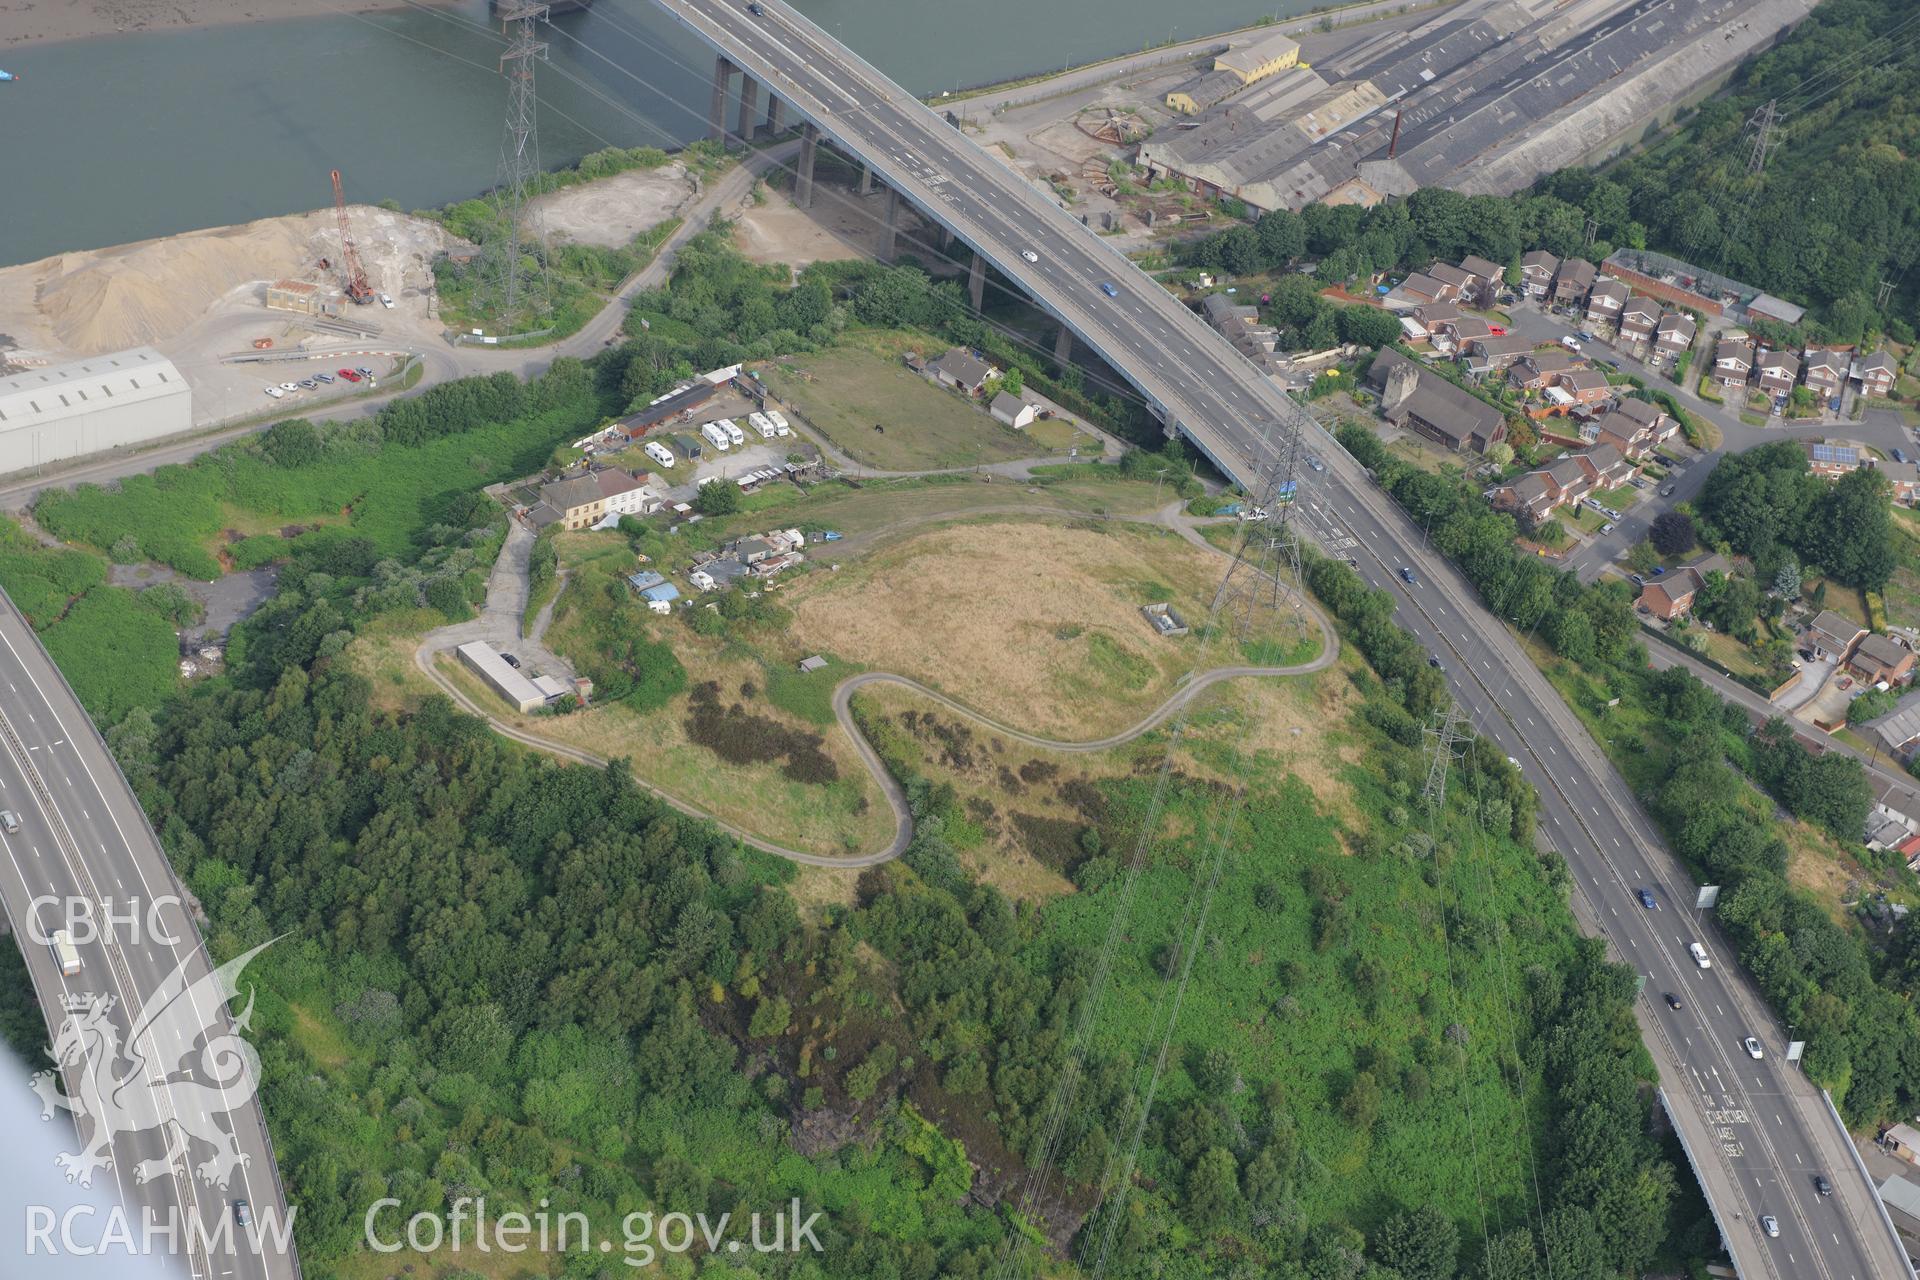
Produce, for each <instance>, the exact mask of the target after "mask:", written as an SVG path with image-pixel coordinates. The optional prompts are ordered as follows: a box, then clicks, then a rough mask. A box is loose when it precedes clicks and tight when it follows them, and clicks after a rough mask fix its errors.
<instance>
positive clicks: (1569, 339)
mask: <svg viewBox="0 0 1920 1280" xmlns="http://www.w3.org/2000/svg"><path fill="white" fill-rule="evenodd" d="M1560 345H1561V346H1563V347H1565V348H1566V349H1567V350H1569V351H1572V352H1575V353H1576V354H1577V353H1578V352H1579V350H1580V339H1578V338H1576V337H1574V336H1573V335H1572V334H1570V333H1569V334H1564V335H1562V336H1561V338H1560Z"/></svg>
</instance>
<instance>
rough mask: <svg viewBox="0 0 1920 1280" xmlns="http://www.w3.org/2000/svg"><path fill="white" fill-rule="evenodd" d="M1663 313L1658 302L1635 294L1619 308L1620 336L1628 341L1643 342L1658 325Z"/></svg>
mask: <svg viewBox="0 0 1920 1280" xmlns="http://www.w3.org/2000/svg"><path fill="white" fill-rule="evenodd" d="M1662 314H1663V311H1662V308H1661V306H1660V304H1659V303H1658V302H1656V301H1655V300H1654V299H1652V298H1643V297H1640V296H1639V295H1637V294H1636V295H1635V296H1633V297H1631V298H1628V299H1627V301H1626V305H1624V306H1622V307H1621V308H1620V336H1621V337H1622V338H1625V339H1627V340H1628V341H1630V342H1645V341H1647V340H1648V339H1649V338H1651V337H1653V331H1654V330H1655V329H1657V328H1659V327H1660V317H1661V315H1662Z"/></svg>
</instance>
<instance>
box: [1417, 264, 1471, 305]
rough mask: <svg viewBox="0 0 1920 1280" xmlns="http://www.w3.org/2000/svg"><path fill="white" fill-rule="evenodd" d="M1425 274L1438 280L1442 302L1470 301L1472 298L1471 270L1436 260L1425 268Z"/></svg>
mask: <svg viewBox="0 0 1920 1280" xmlns="http://www.w3.org/2000/svg"><path fill="white" fill-rule="evenodd" d="M1427 275H1428V276H1430V277H1432V278H1433V279H1435V280H1438V281H1439V282H1440V288H1441V290H1442V293H1441V294H1440V301H1442V302H1456V301H1457V302H1471V301H1472V300H1473V272H1471V271H1468V270H1465V269H1464V268H1461V267H1456V266H1453V265H1452V264H1451V263H1446V262H1436V263H1434V264H1433V265H1432V266H1430V267H1428V268H1427Z"/></svg>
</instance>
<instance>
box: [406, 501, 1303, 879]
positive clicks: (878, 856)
mask: <svg viewBox="0 0 1920 1280" xmlns="http://www.w3.org/2000/svg"><path fill="white" fill-rule="evenodd" d="M1179 505H1180V504H1178V503H1173V504H1170V505H1169V506H1168V507H1166V508H1164V509H1162V510H1161V511H1159V512H1156V513H1154V514H1153V515H1150V516H1129V515H1120V516H1091V515H1090V514H1089V513H1087V512H1084V511H1065V510H1048V509H1035V508H1032V507H1021V508H1010V509H1009V510H1011V511H1018V512H1020V513H1022V514H1027V515H1055V516H1069V517H1072V518H1075V519H1105V520H1116V521H1122V522H1127V523H1136V524H1156V525H1160V526H1163V527H1165V528H1167V529H1169V530H1171V531H1172V532H1174V533H1176V534H1179V535H1180V536H1181V537H1184V538H1186V539H1187V540H1188V541H1190V542H1192V543H1193V544H1194V545H1196V546H1200V547H1205V548H1206V549H1207V550H1208V551H1211V552H1213V553H1214V554H1215V555H1218V556H1220V557H1221V558H1223V559H1224V558H1226V553H1225V552H1223V551H1221V550H1220V548H1218V547H1216V546H1214V545H1213V544H1212V543H1210V542H1208V541H1207V540H1206V539H1205V538H1204V537H1202V536H1201V535H1200V533H1199V531H1198V530H1197V529H1196V528H1195V527H1194V526H1193V524H1192V522H1191V521H1189V520H1186V519H1184V518H1182V517H1181V516H1180V515H1179ZM943 514H944V516H945V518H947V519H957V520H964V519H966V518H968V517H969V516H973V515H981V514H987V512H948V513H943ZM913 523H921V522H919V521H915V522H913ZM508 556H509V552H508V550H507V548H505V547H503V548H502V550H501V557H502V560H503V562H508ZM508 563H511V562H508ZM518 563H519V565H520V567H521V569H522V570H523V571H524V568H525V559H524V557H521V558H520V560H519V562H518ZM512 577H513V575H512V574H511V573H502V572H500V571H499V570H498V568H496V572H495V574H494V577H493V578H492V579H491V580H490V581H489V584H488V604H489V606H490V609H489V611H490V612H491V611H492V610H491V605H492V597H493V594H494V592H495V591H507V592H516V593H517V598H518V599H519V600H520V601H521V602H522V607H524V602H525V600H526V591H525V587H524V584H522V585H519V586H515V585H514V584H513V583H512V582H511V581H510V579H511V578H512ZM1303 603H1304V606H1305V609H1306V612H1307V616H1308V617H1309V618H1311V619H1312V620H1313V624H1314V626H1315V627H1316V628H1318V630H1319V632H1320V650H1319V652H1318V653H1317V654H1315V655H1314V656H1313V657H1312V658H1311V659H1309V660H1308V661H1306V662H1301V663H1295V664H1293V665H1291V666H1281V667H1263V666H1227V667H1210V668H1208V669H1207V670H1205V671H1198V672H1193V673H1191V674H1190V675H1188V676H1187V677H1186V679H1185V682H1184V683H1183V684H1181V685H1180V687H1179V688H1177V689H1175V690H1174V691H1173V693H1171V694H1170V695H1168V697H1167V698H1166V700H1165V701H1163V702H1161V703H1160V705H1159V706H1157V707H1155V708H1154V709H1153V710H1152V711H1150V712H1148V713H1147V715H1146V716H1145V717H1143V718H1142V719H1141V720H1139V721H1138V722H1137V723H1135V724H1133V725H1130V726H1129V727H1127V728H1125V729H1122V730H1120V731H1119V732H1118V733H1112V734H1109V735H1107V736H1106V737H1104V738H1094V739H1089V740H1086V741H1065V740H1061V739H1057V738H1043V737H1041V736H1039V735H1038V734H1032V733H1028V732H1026V731H1025V730H1022V729H1016V728H1014V727H1013V726H1012V725H1009V724H1004V723H1002V722H1000V721H998V720H995V719H994V718H993V717H991V716H988V715H985V714H983V713H981V712H979V711H976V710H975V709H974V708H972V707H969V706H968V705H966V704H965V703H963V702H960V701H958V700H956V699H954V698H951V697H948V696H947V695H946V694H944V693H941V692H940V691H939V690H938V689H934V688H931V687H929V686H927V685H925V684H922V683H921V682H920V681H918V680H915V679H913V678H912V677H910V676H903V675H898V674H896V673H894V672H891V671H863V672H859V673H857V674H854V675H850V676H848V677H846V678H845V679H843V680H842V681H841V682H840V683H839V684H838V685H836V686H834V690H833V716H834V719H835V720H836V721H837V722H838V723H839V726H840V729H841V731H842V732H844V733H845V734H846V735H847V737H848V739H849V740H850V741H851V742H852V743H853V746H854V749H855V750H856V751H857V752H858V753H859V755H860V759H861V761H862V762H863V763H864V764H865V765H866V766H867V772H868V773H869V774H871V775H872V776H873V780H874V782H875V784H877V785H878V786H879V788H880V791H881V793H882V794H883V795H885V796H886V798H887V804H888V806H889V807H890V808H891V809H892V810H893V823H894V831H893V839H892V841H891V842H889V843H888V844H887V845H886V847H885V848H882V849H878V850H875V851H873V852H871V853H862V854H853V855H850V856H835V855H832V854H821V853H809V852H807V851H806V850H803V849H790V848H788V847H786V846H785V845H781V844H776V843H774V842H773V841H771V840H764V839H762V838H760V837H759V836H756V835H754V834H752V833H751V832H748V831H745V830H743V829H741V828H740V827H737V826H735V825H734V824H732V823H730V822H728V821H726V820H725V819H724V818H720V817H718V816H716V815H715V814H713V813H710V812H708V811H707V810H705V809H702V808H700V807H699V806H698V805H695V804H692V803H690V802H689V801H687V800H684V799H682V798H680V797H679V796H676V795H674V794H673V793H671V792H669V791H667V790H665V789H663V788H661V787H658V786H655V785H654V784H653V783H651V782H649V781H647V780H646V779H645V778H641V777H638V776H637V775H636V776H635V778H634V781H635V782H637V783H639V784H640V786H641V787H643V788H645V789H646V790H647V791H649V792H651V793H653V794H654V795H655V796H658V797H659V798H660V799H661V800H663V801H665V802H666V803H667V804H669V805H671V806H672V807H673V808H675V809H677V810H679V811H680V812H681V813H684V814H686V815H687V816H689V817H693V818H699V819H701V820H702V821H706V822H711V823H713V824H714V825H715V826H716V827H719V828H720V829H721V830H722V831H725V832H726V833H727V834H728V835H730V836H732V837H733V838H734V839H736V840H738V841H740V843H742V844H744V845H748V846H750V847H752V848H755V849H758V850H760V851H761V852H763V853H770V854H773V855H774V856H775V857H778V858H785V859H787V860H788V861H789V862H796V863H800V864H802V865H805V866H810V867H839V868H850V869H856V870H857V869H860V868H864V867H874V866H878V865H880V864H881V863H883V862H891V861H892V860H893V859H895V858H897V857H899V856H900V855H901V854H903V853H905V852H906V851H907V846H908V845H909V844H911V843H912V842H913V814H912V813H911V811H909V810H908V808H907V794H906V791H905V789H904V788H902V787H901V785H900V783H899V781H898V780H897V779H896V778H895V777H894V776H893V774H892V772H890V771H889V770H888V769H887V766H886V763H885V762H884V761H882V760H881V758H880V753H879V752H878V751H876V750H875V749H874V746H873V743H872V742H871V741H869V740H868V738H867V736H866V734H864V733H862V732H861V731H860V726H859V725H858V724H857V723H856V722H855V720H854V716H853V695H854V694H856V693H858V692H859V691H860V690H861V689H863V688H868V687H871V686H874V685H881V684H891V685H898V686H899V687H901V688H904V689H909V690H911V691H912V692H914V693H916V694H919V695H920V696H921V697H924V698H927V699H928V700H930V701H932V702H935V703H938V704H939V705H940V706H942V707H945V708H946V709H947V710H949V711H952V712H954V713H955V714H957V715H961V716H964V717H966V718H967V719H969V720H972V721H973V722H975V723H976V724H979V725H981V726H982V727H984V728H985V729H987V730H988V731H989V732H991V733H994V734H997V735H1000V736H1003V737H1006V738H1009V739H1012V740H1013V741H1015V742H1019V743H1023V744H1024V745H1026V746H1030V747H1038V748H1040V749H1041V750H1044V751H1059V752H1068V753H1080V754H1086V753H1091V752H1096V751H1106V750H1109V749H1111V748H1113V747H1117V746H1121V745H1123V744H1125V743H1128V742H1131V741H1133V740H1134V739H1135V738H1138V737H1140V736H1141V735H1142V734H1145V733H1150V732H1151V731H1153V730H1154V729H1157V728H1159V727H1160V726H1161V725H1163V724H1165V723H1166V722H1167V721H1168V720H1170V719H1172V718H1173V717H1174V716H1176V715H1178V714H1179V713H1180V712H1181V711H1183V710H1185V709H1186V708H1187V707H1188V706H1190V705H1192V703H1193V702H1194V701H1195V700H1196V699H1197V698H1199V696H1200V695H1201V694H1203V693H1205V692H1206V691H1207V690H1209V689H1211V688H1212V687H1213V686H1214V685H1216V684H1220V683H1222V682H1223V681H1227V680H1239V679H1246V678H1253V677H1265V676H1302V675H1311V674H1312V673H1314V672H1316V671H1324V670H1325V669H1326V668H1328V667H1330V666H1332V665H1333V663H1334V662H1335V661H1336V660H1337V659H1338V658H1339V656H1340V638H1339V636H1338V634H1337V633H1336V632H1335V631H1334V629H1333V625H1332V623H1330V622H1329V621H1328V620H1327V617H1326V615H1325V614H1323V613H1322V612H1321V611H1320V610H1319V608H1318V607H1316V606H1315V605H1314V604H1313V602H1312V601H1310V600H1307V601H1304V602H1303ZM549 607H551V606H549ZM471 628H472V624H470V623H457V624H455V625H453V626H450V627H441V628H439V629H437V630H435V631H431V632H428V633H427V635H426V636H425V637H424V638H423V639H422V640H421V642H420V645H419V647H418V648H417V649H415V650H414V655H413V660H414V665H415V666H416V667H418V668H419V669H420V671H421V673H422V674H424V675H425V676H426V677H427V679H429V680H431V681H432V682H433V683H434V685H435V686H436V687H438V688H439V689H440V690H441V691H442V692H443V693H445V694H446V695H447V696H448V697H449V698H451V699H453V701H454V704H455V705H456V706H458V707H460V708H461V709H462V710H464V711H466V712H468V713H469V714H471V715H474V716H478V717H479V718H480V719H482V720H484V721H486V722H487V724H488V725H489V726H491V727H492V729H493V731H494V732H495V733H498V734H499V735H500V736H501V737H503V738H508V739H511V740H512V741H514V742H518V743H520V744H521V745H522V746H527V747H532V748H533V749H534V750H536V751H543V752H545V753H547V754H548V755H552V756H557V757H559V758H561V759H564V760H571V761H573V762H575V763H577V764H584V765H588V766H591V767H593V768H596V769H602V768H605V767H606V766H607V764H608V763H609V762H608V760H607V759H606V757H604V756H598V755H595V754H594V753H593V752H591V751H586V750H583V749H581V748H579V747H574V746H569V745H568V744H566V743H564V742H556V741H554V740H553V739H551V738H546V737H542V736H541V735H539V734H537V733H530V732H528V731H527V730H525V729H522V728H520V727H518V726H517V725H514V724H510V723H508V722H507V721H505V720H503V719H501V718H500V717H499V716H496V715H494V714H493V713H492V711H490V710H489V709H488V708H486V707H483V706H481V705H480V704H479V703H477V702H475V701H474V700H473V699H472V698H471V697H469V696H468V695H467V694H466V692H465V691H464V690H462V689H461V688H459V687H458V686H457V685H455V684H454V683H453V682H452V681H451V680H449V679H448V678H447V676H446V674H445V673H444V672H442V671H441V670H440V669H439V668H438V666H437V665H436V664H435V659H436V658H437V657H438V656H439V655H441V654H442V653H445V652H447V651H448V650H449V649H451V648H452V647H453V646H454V645H455V644H457V643H459V642H460V641H461V640H462V639H468V638H472V637H471V636H470V635H468V634H467V633H468V631H469V630H470V629H471Z"/></svg>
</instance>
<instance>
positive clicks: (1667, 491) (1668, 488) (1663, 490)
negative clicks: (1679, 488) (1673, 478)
mask: <svg viewBox="0 0 1920 1280" xmlns="http://www.w3.org/2000/svg"><path fill="white" fill-rule="evenodd" d="M1660 496H1661V497H1663V498H1671V497H1672V496H1673V486H1672V485H1670V484H1663V485H1661V486H1660Z"/></svg>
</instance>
